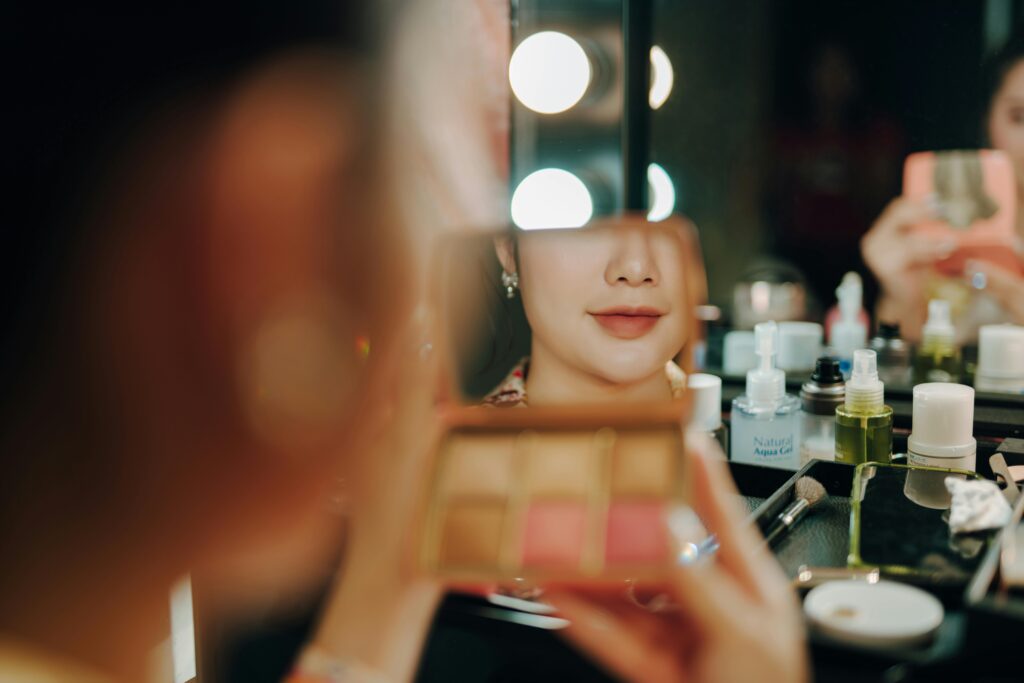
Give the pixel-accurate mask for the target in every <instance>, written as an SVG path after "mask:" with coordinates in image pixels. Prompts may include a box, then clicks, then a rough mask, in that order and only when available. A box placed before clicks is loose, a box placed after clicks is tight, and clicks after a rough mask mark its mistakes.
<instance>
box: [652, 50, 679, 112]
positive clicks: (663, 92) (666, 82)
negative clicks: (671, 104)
mask: <svg viewBox="0 0 1024 683" xmlns="http://www.w3.org/2000/svg"><path fill="white" fill-rule="evenodd" d="M674 81H675V74H674V73H673V71H672V62H670V61H669V59H668V55H667V54H665V51H664V50H662V49H661V48H660V47H658V46H657V45H655V46H654V47H652V48H651V92H650V95H649V98H648V100H649V102H650V104H651V109H657V108H658V107H660V106H661V105H663V104H665V100H667V99H668V96H669V94H670V93H671V92H672V83H673V82H674Z"/></svg>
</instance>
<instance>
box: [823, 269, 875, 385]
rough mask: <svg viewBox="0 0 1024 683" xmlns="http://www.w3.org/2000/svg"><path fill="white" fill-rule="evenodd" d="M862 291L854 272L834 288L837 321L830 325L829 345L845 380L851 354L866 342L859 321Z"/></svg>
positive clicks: (866, 335) (847, 375)
mask: <svg viewBox="0 0 1024 683" xmlns="http://www.w3.org/2000/svg"><path fill="white" fill-rule="evenodd" d="M863 291H864V290H863V287H862V285H861V281H860V275H857V273H854V272H849V273H847V274H846V275H844V276H843V281H842V282H841V283H840V284H839V286H838V287H837V288H836V297H837V298H838V299H839V320H838V321H836V323H835V324H833V325H832V330H831V332H830V336H829V345H830V346H831V347H832V352H833V353H834V354H835V356H836V357H837V358H838V359H839V369H840V371H841V372H842V373H843V377H847V378H848V377H849V376H850V367H851V363H852V361H853V352H854V351H855V350H856V349H862V348H864V347H865V346H867V342H868V328H867V325H865V324H864V322H863V321H862V320H861V319H860V311H861V299H862V298H863Z"/></svg>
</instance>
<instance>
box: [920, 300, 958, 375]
mask: <svg viewBox="0 0 1024 683" xmlns="http://www.w3.org/2000/svg"><path fill="white" fill-rule="evenodd" d="M955 339H956V337H955V330H954V328H953V322H952V320H951V317H950V310H949V302H948V301H943V300H942V299H932V300H931V301H929V302H928V322H926V323H925V325H924V327H923V328H922V329H921V346H920V347H919V348H918V349H917V353H916V354H914V384H924V383H925V382H959V381H960V372H961V369H962V364H961V361H960V349H959V348H957V346H956V341H955Z"/></svg>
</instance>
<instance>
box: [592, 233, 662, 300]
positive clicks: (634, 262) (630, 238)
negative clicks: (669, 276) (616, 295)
mask: <svg viewBox="0 0 1024 683" xmlns="http://www.w3.org/2000/svg"><path fill="white" fill-rule="evenodd" d="M612 240H613V246H612V252H611V258H609V260H608V266H607V268H606V269H605V281H606V282H607V283H608V284H610V285H614V284H617V283H620V282H621V283H625V284H626V285H629V286H631V287H640V286H643V285H651V286H654V285H657V284H658V282H659V281H660V280H661V274H660V273H659V272H658V266H657V264H656V263H655V258H654V250H653V248H652V245H651V239H650V235H649V234H648V232H647V231H646V230H642V229H637V228H636V227H632V226H629V227H622V228H620V229H618V230H616V231H615V234H614V235H613V237H612Z"/></svg>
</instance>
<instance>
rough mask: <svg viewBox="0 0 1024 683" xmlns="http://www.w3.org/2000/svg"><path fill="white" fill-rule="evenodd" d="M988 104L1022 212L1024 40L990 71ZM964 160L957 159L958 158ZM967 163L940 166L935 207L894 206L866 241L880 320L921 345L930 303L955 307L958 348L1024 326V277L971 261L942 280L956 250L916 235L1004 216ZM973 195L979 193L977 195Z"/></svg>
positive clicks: (1020, 224)
mask: <svg viewBox="0 0 1024 683" xmlns="http://www.w3.org/2000/svg"><path fill="white" fill-rule="evenodd" d="M988 83H989V93H990V96H989V99H988V101H987V103H986V106H987V110H986V118H985V124H986V133H987V136H988V140H989V143H990V144H991V146H992V147H993V148H995V149H1000V150H1003V151H1004V152H1005V153H1006V154H1007V155H1008V156H1009V157H1010V159H1011V161H1012V162H1013V167H1014V171H1015V174H1016V177H1017V196H1018V200H1017V202H1018V206H1024V36H1018V37H1015V38H1013V39H1011V41H1010V42H1009V43H1007V45H1006V46H1005V47H1004V48H1003V49H1002V50H1001V51H1000V52H999V53H998V54H997V55H996V56H995V57H994V58H993V60H992V61H991V63H990V64H989V74H988ZM958 156H959V155H958ZM969 156H970V157H972V158H973V161H967V160H966V159H962V160H961V161H959V162H957V161H950V162H946V163H945V164H937V166H936V169H935V188H936V195H937V196H936V199H937V200H938V201H937V202H934V203H928V202H915V201H912V200H910V199H908V198H906V197H898V198H896V199H894V200H893V201H892V202H891V203H890V204H889V206H888V207H886V209H885V211H883V212H882V214H881V215H880V216H879V217H878V219H877V220H876V221H875V223H874V225H873V226H872V227H871V230H870V231H868V233H867V234H866V235H865V236H864V238H863V239H862V240H861V252H862V254H863V256H864V261H865V263H867V265H868V267H869V268H870V269H871V271H872V272H873V273H874V275H875V277H876V278H877V279H878V282H879V284H880V285H881V294H880V297H879V301H878V305H877V308H876V316H877V318H878V319H879V320H889V321H899V322H900V324H901V325H902V328H903V331H904V335H905V336H906V337H907V338H908V339H910V340H917V339H918V338H919V336H920V333H921V327H922V326H923V325H924V321H925V318H926V316H927V302H928V299H929V298H932V297H935V296H938V297H939V298H945V299H948V300H950V301H951V302H952V303H953V304H954V308H955V309H957V310H958V314H957V315H956V318H955V323H956V326H957V336H958V341H960V342H961V343H964V342H969V341H972V340H973V339H974V338H975V337H976V335H977V328H978V327H979V326H981V325H984V324H988V323H995V322H1013V323H1017V324H1024V276H1021V275H1020V273H1019V272H1014V271H1013V270H1010V269H1007V268H1006V267H1003V266H1001V265H998V264H995V263H990V262H988V261H983V260H980V259H977V260H973V261H969V262H968V264H967V267H966V268H965V271H964V273H963V276H962V277H961V278H960V279H959V280H956V279H950V278H943V277H940V276H939V275H938V274H937V273H936V272H935V268H934V264H935V263H936V262H937V261H939V260H941V259H944V258H946V257H948V256H949V255H950V254H951V252H952V251H953V249H954V247H955V245H954V244H952V243H949V242H946V241H942V240H938V241H937V240H934V239H932V238H929V237H926V236H923V235H919V234H914V232H913V229H912V228H913V226H914V225H916V224H918V223H921V222H923V221H927V220H936V219H940V220H945V221H947V222H949V223H950V224H951V225H953V226H954V227H956V228H961V229H962V228H966V227H967V226H969V225H970V224H971V223H972V222H973V221H974V220H976V219H978V218H984V217H986V215H991V214H992V213H994V212H995V210H996V209H997V208H998V207H996V206H994V205H989V202H991V198H988V197H987V196H986V195H985V194H984V192H983V191H981V188H982V186H981V184H980V182H979V181H980V180H981V178H980V175H981V174H980V170H981V169H980V168H977V169H975V168H974V167H973V166H974V165H980V161H979V160H978V157H977V155H975V154H969ZM971 188H973V189H971ZM1015 227H1016V234H1017V238H1018V242H1017V249H1018V258H1019V259H1020V261H1021V263H1022V264H1024V210H1021V209H1018V212H1017V216H1016V224H1015Z"/></svg>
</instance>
